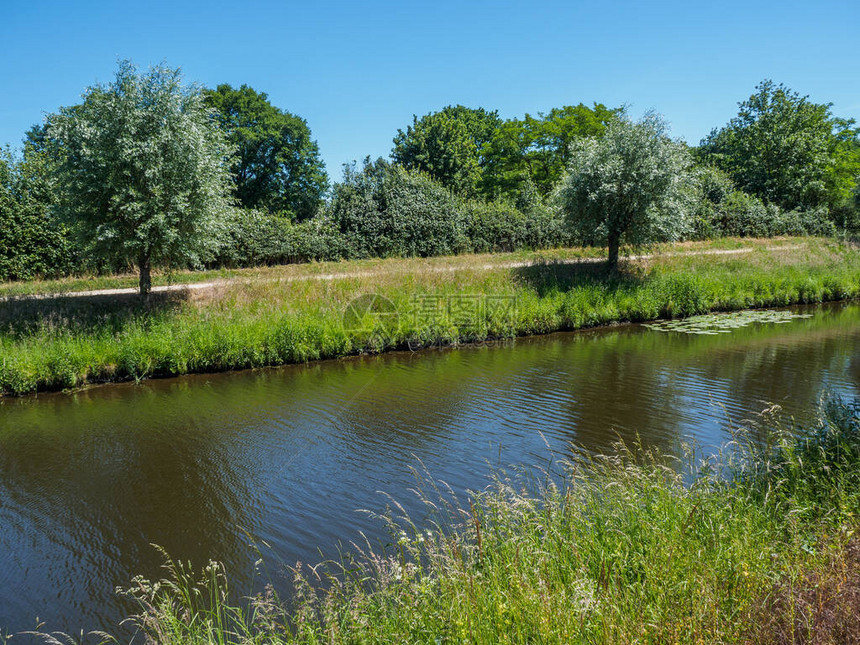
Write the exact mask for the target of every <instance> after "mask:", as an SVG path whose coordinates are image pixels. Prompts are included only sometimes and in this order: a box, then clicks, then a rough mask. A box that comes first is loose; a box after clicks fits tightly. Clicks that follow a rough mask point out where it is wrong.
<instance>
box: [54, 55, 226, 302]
mask: <svg viewBox="0 0 860 645" xmlns="http://www.w3.org/2000/svg"><path fill="white" fill-rule="evenodd" d="M49 123H50V126H49V130H48V134H49V136H50V138H51V139H52V143H53V144H54V146H55V148H56V152H57V155H58V158H59V164H60V165H59V167H58V180H59V186H60V189H61V190H60V205H61V207H62V212H63V213H64V215H65V218H66V219H67V220H68V221H71V222H73V223H74V225H75V226H76V228H77V230H78V231H79V232H80V234H81V236H82V238H83V239H84V240H87V241H89V242H91V244H92V251H93V252H94V253H95V254H97V255H99V256H102V257H106V258H111V259H117V260H121V261H127V262H129V263H131V262H134V263H136V264H137V266H138V268H139V270H140V291H141V294H142V295H144V294H146V293H147V292H148V291H149V287H150V268H151V266H153V265H171V266H181V265H184V264H187V263H191V264H195V263H199V262H200V261H201V260H202V259H203V258H205V256H206V254H207V252H208V250H209V249H210V248H211V247H212V246H214V244H215V243H216V242H217V240H218V238H219V233H220V221H221V219H222V218H223V217H224V215H225V214H226V212H227V207H228V190H229V188H228V186H229V175H228V173H227V170H226V168H225V167H224V159H225V158H226V156H227V154H228V150H229V149H228V148H227V146H226V145H225V143H224V141H223V137H222V135H221V133H220V132H219V131H218V129H217V127H216V126H215V125H214V124H213V122H212V120H211V119H210V116H209V111H208V109H207V108H206V106H205V105H204V103H203V97H202V94H201V92H200V90H199V89H197V88H195V87H193V86H192V87H183V86H182V84H181V76H180V73H179V70H173V69H169V68H167V67H164V66H158V67H153V68H151V69H150V70H149V71H148V72H146V73H144V74H138V73H137V70H136V69H135V67H134V66H133V65H132V64H131V63H130V62H128V61H123V62H121V63H120V66H119V70H118V71H117V74H116V79H115V80H114V82H113V83H111V84H110V85H107V86H102V85H96V86H93V87H91V88H89V89H88V90H87V91H86V93H85V95H84V102H83V103H82V104H80V105H76V106H72V107H67V108H63V109H61V110H60V112H59V113H58V114H56V115H54V116H52V117H51V118H50V121H49Z"/></svg>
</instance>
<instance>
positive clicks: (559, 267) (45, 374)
mask: <svg viewBox="0 0 860 645" xmlns="http://www.w3.org/2000/svg"><path fill="white" fill-rule="evenodd" d="M774 245H776V246H783V247H790V248H787V249H783V250H772V249H771V247H773V246H774ZM727 246H729V247H736V248H737V247H740V248H748V249H750V252H748V253H744V254H739V255H680V254H677V253H676V254H675V255H668V254H667V255H664V256H661V257H657V258H652V259H648V260H640V261H635V262H631V263H629V264H628V265H627V266H626V267H625V269H624V271H623V272H622V273H621V274H620V275H616V274H607V273H606V272H605V270H604V269H603V267H602V266H601V265H600V264H580V265H575V264H559V263H555V262H554V260H565V259H570V258H571V257H575V256H576V254H577V253H582V252H580V251H576V250H571V251H558V252H554V253H549V254H547V253H544V254H516V255H511V256H503V257H497V256H458V257H454V258H434V259H433V260H379V261H365V262H361V263H339V264H337V265H335V267H336V269H337V271H336V272H337V273H341V274H344V275H341V276H340V277H334V278H333V279H313V276H317V277H319V276H320V275H321V274H325V273H326V272H332V271H331V267H327V266H325V265H310V266H305V267H278V268H270V269H261V270H255V272H251V273H243V274H241V276H242V277H245V278H247V279H245V280H236V281H233V282H228V283H225V284H220V285H218V286H217V287H213V288H212V289H208V290H207V289H201V290H195V291H183V292H171V293H160V294H154V295H153V298H152V301H151V302H150V303H149V304H148V305H146V306H143V305H141V304H139V303H138V302H137V299H136V298H135V297H134V296H91V297H72V296H62V295H60V296H57V297H54V298H51V299H45V300H30V299H24V300H14V301H7V302H4V303H2V304H0V391H2V392H3V393H5V394H24V393H30V392H35V391H42V390H53V389H62V388H74V387H80V386H82V385H86V384H88V383H97V382H109V381H119V380H129V379H142V378H149V377H157V376H172V375H179V374H185V373H189V372H210V371H224V370H230V369H241V368H251V367H261V366H267V365H281V364H286V363H293V362H301V361H308V360H316V359H321V358H334V357H339V356H346V355H349V354H355V353H359V352H364V351H380V350H382V349H386V348H405V347H412V348H414V347H420V346H427V345H433V344H436V343H444V344H456V343H461V342H471V341H481V340H484V339H487V338H498V337H511V336H516V335H525V334H540V333H547V332H551V331H557V330H567V329H577V328H581V327H587V326H594V325H600V324H606V323H611V322H615V321H642V320H649V319H654V318H660V317H679V316H688V315H692V314H699V313H705V312H708V311H714V310H734V309H742V308H750V307H772V306H782V305H790V304H796V303H809V302H822V301H827V300H838V299H845V298H854V297H857V296H858V295H860V252H858V251H857V250H856V249H854V248H852V247H849V246H845V245H841V244H839V243H836V242H833V241H829V240H824V239H816V238H803V239H794V240H791V239H789V240H781V241H772V240H768V241H749V242H738V241H721V242H720V243H719V244H718V245H716V244H708V243H704V244H696V245H683V246H680V247H677V248H676V249H675V251H676V252H677V251H680V252H687V251H708V250H715V249H721V248H726V247H727ZM662 250H663V251H666V249H662ZM516 260H519V261H533V260H538V261H539V262H541V263H540V264H538V265H534V266H510V263H511V262H513V261H516ZM506 264H507V266H506ZM189 279H190V278H189ZM364 294H378V295H380V296H382V297H383V298H384V299H385V300H379V301H376V303H375V304H373V305H372V306H371V309H370V311H365V310H363V309H361V308H360V307H359V308H358V309H354V310H352V311H353V315H352V316H351V318H350V320H349V321H348V324H347V325H346V326H345V325H344V312H345V311H346V310H347V307H348V305H349V303H350V302H351V301H353V300H354V299H355V298H356V297H359V296H361V295H364ZM380 303H382V304H383V305H385V307H383V309H380V310H378V311H376V312H375V311H374V310H373V307H379V305H380ZM364 304H367V303H364ZM356 312H357V313H356ZM379 313H381V314H384V315H376V314H379Z"/></svg>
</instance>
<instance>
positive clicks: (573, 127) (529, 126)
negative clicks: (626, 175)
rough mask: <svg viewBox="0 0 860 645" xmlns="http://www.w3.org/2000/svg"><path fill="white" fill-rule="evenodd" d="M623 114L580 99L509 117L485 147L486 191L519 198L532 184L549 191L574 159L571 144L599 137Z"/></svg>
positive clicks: (493, 194)
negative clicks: (562, 105)
mask: <svg viewBox="0 0 860 645" xmlns="http://www.w3.org/2000/svg"><path fill="white" fill-rule="evenodd" d="M620 113H621V110H620V109H618V108H615V109H610V108H607V107H606V106H605V105H603V104H601V103H595V104H594V106H593V107H591V108H590V107H588V106H586V105H583V104H582V103H580V104H579V105H565V106H564V107H561V108H553V109H552V110H550V111H549V112H548V113H546V114H543V113H538V115H537V116H536V117H534V116H531V115H529V114H526V115H525V117H524V118H523V119H510V120H508V121H505V122H504V123H503V124H501V125H500V127H498V128H497V129H496V130H495V132H494V134H493V137H492V139H491V140H490V141H489V142H488V143H487V145H486V146H485V149H484V157H485V159H486V162H485V166H486V169H485V171H484V173H483V182H482V189H483V190H482V192H483V193H484V194H485V195H486V196H488V197H490V196H492V197H495V196H505V197H509V198H512V199H515V200H516V199H519V198H520V197H521V195H522V193H523V191H524V190H527V189H528V186H529V185H532V186H534V187H535V189H536V190H537V191H538V192H539V194H540V195H542V196H544V197H545V196H547V195H549V194H550V193H551V192H552V191H553V190H554V189H555V187H556V185H557V184H558V181H559V179H561V176H562V175H563V174H564V171H565V169H566V168H567V166H568V163H569V162H570V146H571V144H572V143H573V142H574V141H575V140H576V139H577V138H579V137H595V136H600V135H601V134H603V131H604V130H605V129H606V126H607V125H608V124H609V123H611V122H612V121H613V120H614V119H615V118H617V116H618V115H619V114H620Z"/></svg>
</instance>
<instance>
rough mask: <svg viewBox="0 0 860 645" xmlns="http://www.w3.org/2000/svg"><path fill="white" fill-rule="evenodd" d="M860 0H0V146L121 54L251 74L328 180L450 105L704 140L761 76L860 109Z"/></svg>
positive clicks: (844, 108)
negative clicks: (663, 126)
mask: <svg viewBox="0 0 860 645" xmlns="http://www.w3.org/2000/svg"><path fill="white" fill-rule="evenodd" d="M858 25H860V1H858V0H846V1H844V2H836V1H826V0H825V1H822V2H812V1H809V0H807V1H805V2H793V1H780V2H755V1H751V0H748V1H743V2H719V1H710V2H699V1H697V0H688V1H684V2H661V1H660V0H650V1H649V0H639V1H636V2H611V1H604V2H598V1H583V2H580V1H575V0H573V1H569V2H554V1H545V0H544V1H540V2H533V3H526V2H517V3H513V2H501V1H496V2H483V1H481V2H467V1H465V0H464V1H462V2H448V1H447V0H446V1H438V0H437V1H433V2H428V1H425V2H409V1H406V0H404V1H401V2H373V1H372V0H369V1H367V0H366V1H363V2H362V1H358V0H353V1H352V2H322V1H320V2H314V1H312V0H306V1H305V2H302V3H298V2H274V1H272V2H262V1H250V2H249V1H245V2H238V1H235V0H234V1H231V2H219V1H217V0H206V1H203V0H199V1H195V2H183V1H181V0H174V1H172V2H161V1H155V2H133V1H129V0H124V1H114V2H107V1H96V0H80V1H73V2H69V1H57V2H43V1H38V0H36V1H33V0H31V1H27V2H25V1H23V0H0V47H2V48H1V49H0V57H2V58H0V145H5V144H9V145H12V146H13V147H15V146H19V145H20V141H21V138H22V136H23V133H24V132H25V131H26V130H27V128H29V126H30V125H32V124H33V123H36V122H39V121H40V120H41V119H42V118H43V116H44V114H45V113H48V112H52V111H54V110H56V109H57V108H58V107H59V106H61V105H69V104H73V103H76V102H77V101H78V100H79V97H80V94H81V92H82V91H83V90H84V89H85V88H86V87H87V86H88V85H91V84H93V83H96V82H107V81H110V80H111V78H112V76H113V74H114V71H115V69H116V62H117V60H118V59H120V58H129V59H131V60H133V61H134V62H135V63H137V64H138V65H139V66H148V65H150V64H153V63H157V62H160V61H162V60H163V61H166V62H167V63H168V64H169V65H171V66H179V67H182V69H183V72H184V74H185V78H186V79H187V80H189V81H196V82H199V83H203V84H205V85H210V86H214V85H216V84H218V83H224V82H226V83H231V84H233V85H236V86H238V85H240V84H242V83H247V84H249V85H251V86H252V87H254V88H255V89H257V90H259V91H263V92H267V93H268V95H269V98H270V100H271V101H272V102H273V103H274V104H275V105H277V106H278V107H280V108H283V109H286V110H289V111H291V112H293V113H295V114H298V115H300V116H302V117H304V118H305V119H307V121H308V124H309V125H310V127H311V130H312V132H313V136H314V138H316V139H317V141H318V142H319V145H320V150H321V152H322V156H323V159H324V160H325V162H326V165H327V167H328V169H329V172H330V174H331V175H332V176H333V178H339V177H340V174H341V173H340V168H341V164H342V163H344V162H346V161H349V160H352V159H361V158H363V157H364V156H365V155H368V154H369V155H372V156H378V155H383V156H385V155H387V154H388V153H389V151H390V149H391V139H392V137H393V136H394V134H395V132H396V131H397V128H401V127H405V126H406V125H407V124H409V123H410V122H411V119H412V115H413V114H418V115H421V114H425V113H427V112H429V111H433V110H437V109H439V108H441V107H444V106H445V105H448V104H456V103H461V104H463V105H467V106H470V107H478V106H482V107H485V108H489V109H497V110H499V113H500V114H501V115H502V116H503V117H513V116H521V115H523V114H524V113H526V112H530V113H533V114H534V113H536V112H540V111H546V110H549V109H550V108H552V107H557V106H561V105H566V104H576V103H579V102H584V103H586V104H591V103H592V102H595V101H598V102H602V103H605V104H607V105H609V106H617V105H620V104H622V103H624V104H628V105H629V106H630V108H631V112H632V113H633V114H634V115H638V114H640V113H642V112H644V111H645V110H647V109H651V108H653V109H655V110H657V111H658V112H661V113H662V114H663V115H665V116H666V118H667V119H668V120H669V121H670V123H671V124H672V131H673V134H674V135H675V136H678V137H682V138H684V139H686V140H687V141H688V142H690V143H697V142H698V141H699V140H700V139H701V138H702V137H703V136H704V135H706V134H707V133H708V132H709V131H710V129H711V128H712V127H714V126H719V125H722V124H724V123H725V122H726V121H727V120H728V119H729V118H730V117H732V116H733V115H734V114H735V113H736V109H737V102H738V101H741V100H743V99H744V98H746V97H747V96H749V95H750V94H751V93H752V91H753V88H754V86H755V84H756V83H757V82H758V81H760V80H761V79H763V78H772V79H774V80H775V81H777V82H784V83H786V84H787V85H789V86H790V87H792V88H793V89H795V90H797V91H800V92H801V93H803V94H809V95H810V96H811V98H812V99H813V100H815V101H817V102H832V103H833V104H834V113H835V114H837V115H839V116H846V117H855V118H857V117H860V32H858Z"/></svg>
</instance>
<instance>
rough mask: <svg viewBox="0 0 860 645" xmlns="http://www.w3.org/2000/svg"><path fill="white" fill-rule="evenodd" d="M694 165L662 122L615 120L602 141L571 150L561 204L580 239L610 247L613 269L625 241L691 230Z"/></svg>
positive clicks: (668, 236)
mask: <svg viewBox="0 0 860 645" xmlns="http://www.w3.org/2000/svg"><path fill="white" fill-rule="evenodd" d="M690 166H691V159H690V156H689V154H688V153H687V151H686V149H685V148H684V147H683V146H682V145H681V144H678V143H675V142H673V141H671V140H670V139H669V138H668V137H667V134H666V125H665V122H664V121H663V120H662V119H661V118H660V117H658V116H656V115H654V114H650V115H648V116H646V117H645V118H643V119H642V120H641V121H639V122H636V123H634V122H631V121H629V120H627V119H616V120H615V121H613V122H611V123H610V124H609V125H608V126H607V127H606V130H605V133H604V135H603V137H602V138H599V139H598V138H596V137H588V138H582V139H579V140H577V141H575V142H574V144H573V145H572V146H571V163H570V170H569V172H568V174H567V176H566V177H565V178H564V180H563V182H562V184H561V186H560V188H559V191H558V194H557V200H558V203H559V205H560V207H561V209H562V210H563V212H564V213H565V215H566V216H567V218H568V221H569V223H570V226H571V228H572V229H573V231H574V232H575V234H576V236H577V238H578V239H580V240H582V241H583V242H585V243H587V244H607V245H608V246H609V264H610V267H612V268H614V267H616V266H617V264H618V249H619V245H620V244H621V243H622V242H625V243H628V244H643V243H650V242H656V241H664V240H677V239H679V238H681V237H682V236H683V235H684V234H685V233H686V232H687V231H688V229H689V224H688V221H687V219H688V217H687V215H688V214H687V210H688V201H689V192H690V186H691V185H692V183H693V181H692V176H691V174H690Z"/></svg>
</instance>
